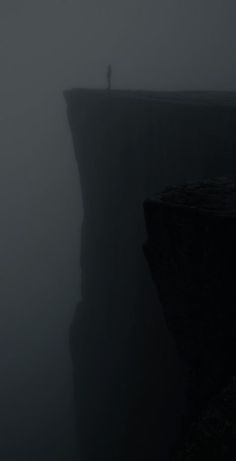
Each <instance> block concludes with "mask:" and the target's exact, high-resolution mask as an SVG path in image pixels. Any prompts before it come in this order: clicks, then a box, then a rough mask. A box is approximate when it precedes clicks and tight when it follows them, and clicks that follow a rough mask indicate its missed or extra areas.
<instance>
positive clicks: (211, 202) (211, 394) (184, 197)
mask: <svg viewBox="0 0 236 461" xmlns="http://www.w3.org/2000/svg"><path fill="white" fill-rule="evenodd" d="M144 210H145V218H146V223H147V233H148V239H147V242H146V244H145V254H146V257H147V260H148V262H149V266H150V269H151V273H152V277H153V280H154V282H155V284H156V287H157V289H158V292H159V295H160V300H161V303H162V306H163V309H164V313H165V317H166V320H167V323H168V326H169V328H170V330H171V332H172V333H173V336H174V338H175V342H176V345H177V348H178V350H179V353H180V355H181V356H182V357H183V360H184V362H185V364H186V370H187V371H188V372H187V377H188V403H189V405H188V414H187V415H186V427H185V430H184V431H183V434H182V435H183V437H182V438H183V439H185V440H182V442H180V447H181V445H182V447H181V448H180V451H179V453H178V457H177V458H176V456H175V455H174V458H173V459H175V460H176V459H179V460H183V461H184V460H200V459H217V460H219V461H224V460H225V459H227V460H228V461H229V460H234V459H235V456H236V443H235V431H236V411H235V410H236V401H235V393H236V387H235V378H234V376H235V375H236V359H235V353H234V351H235V347H236V310H235V305H236V296H235V258H236V244H235V231H236V178H235V177H231V178H226V177H221V178H214V179H211V180H208V181H201V182H195V183H188V184H183V185H181V186H178V187H169V188H167V189H165V190H164V191H163V192H162V193H161V194H158V195H157V196H155V197H153V198H151V199H148V200H146V201H145V203H144ZM189 429H190V430H189Z"/></svg>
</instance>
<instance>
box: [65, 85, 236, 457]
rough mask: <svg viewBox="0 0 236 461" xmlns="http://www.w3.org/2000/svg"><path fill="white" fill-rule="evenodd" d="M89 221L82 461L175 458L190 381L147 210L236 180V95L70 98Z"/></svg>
mask: <svg viewBox="0 0 236 461" xmlns="http://www.w3.org/2000/svg"><path fill="white" fill-rule="evenodd" d="M65 98H66V101H67V106H68V119H69V123H70V128H71V132H72V136H73V142H74V147H75V153H76V158H77V161H78V166H79V174H80V182H81V190H82V198H83V207H84V220H83V227H82V235H81V261H80V262H81V269H82V302H81V303H80V304H79V305H78V306H77V309H76V313H75V317H74V320H73V324H72V326H71V331H70V344H71V355H72V358H73V364H74V383H75V398H76V412H77V416H78V418H77V420H78V440H79V445H80V447H81V458H80V459H81V461H84V460H89V461H90V460H91V461H94V460H102V461H106V460H109V461H110V460H115V459H117V460H118V459H119V460H120V459H122V460H125V459H129V460H136V461H137V460H144V459H149V460H151V459H161V460H163V459H166V458H165V456H166V457H167V451H168V445H170V444H171V440H173V438H174V436H175V432H176V430H177V427H178V425H179V418H180V416H179V413H180V411H181V406H182V403H181V401H180V402H178V401H179V400H180V399H181V395H182V394H181V393H183V382H182V377H181V368H180V365H179V363H178V360H177V354H175V349H174V346H173V343H172V342H171V338H170V336H168V331H167V329H166V326H165V323H164V321H163V316H162V311H161V308H160V305H159V301H158V298H157V296H156V293H155V288H154V285H153V283H152V280H151V277H150V273H149V269H148V265H147V263H146V261H145V258H144V255H143V252H142V244H143V242H144V240H145V238H146V230H145V223H144V219H143V209H142V203H143V200H144V199H145V197H148V196H152V195H153V194H154V193H156V192H158V191H160V190H161V189H162V188H163V187H164V186H166V185H167V184H178V183H181V182H182V181H185V180H186V179H190V180H195V179H199V178H204V177H208V176H212V175H216V174H230V173H231V172H232V171H234V172H235V174H236V159H235V155H234V154H235V151H236V104H235V100H236V98H235V95H232V94H231V95H228V96H227V95H225V94H219V95H215V94H199V93H194V94H188V93H179V94H177V93H176V94H175V93H171V94H160V93H148V92H135V91H134V92H129V91H110V92H107V91H96V90H71V91H67V92H65Z"/></svg>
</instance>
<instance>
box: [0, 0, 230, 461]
mask: <svg viewBox="0 0 236 461" xmlns="http://www.w3.org/2000/svg"><path fill="white" fill-rule="evenodd" d="M235 13H236V6H235V2H233V1H232V0H228V1H224V2H223V1H220V0H214V1H213V0H204V1H203V0H200V1H198V2H196V1H193V0H188V1H184V0H182V1H178V2H177V1H174V0H161V1H159V2H156V1H153V0H146V1H144V0H143V1H140V0H136V1H134V0H133V1H130V0H126V1H120V2H115V1H111V0H110V1H108V0H106V1H105V0H100V1H99V2H98V1H95V0H81V1H79V0H65V1H63V0H60V1H59V0H58V1H55V0H47V1H41V2H39V1H34V0H31V1H29V0H21V2H19V1H17V0H2V1H1V5H0V62H1V73H0V102H1V104H0V153H1V155H0V175H1V180H0V197H1V199H0V204H1V227H0V242H1V246H0V248H1V271H0V274H1V277H0V296H1V302H0V306H1V310H0V367H1V380H0V407H1V413H0V457H1V459H2V460H3V461H8V460H24V461H28V460H29V461H30V460H34V461H39V460H40V461H41V460H47V459H48V460H60V459H62V460H64V459H67V460H68V461H70V460H73V459H78V458H77V442H76V433H75V414H74V400H73V398H74V396H73V382H72V366H71V359H70V354H69V347H68V330H69V326H70V323H71V319H72V317H73V313H74V309H75V305H76V304H77V303H78V301H79V300H80V296H81V295H80V267H79V255H80V229H81V223H82V219H83V204H82V198H81V189H80V182H79V172H78V169H77V165H76V160H75V156H74V148H73V143H72V139H71V133H70V129H69V125H68V121H67V117H66V106H65V102H64V99H63V94H62V92H63V91H64V90H65V89H68V88H72V87H81V88H82V87H86V88H105V85H106V80H105V71H106V66H107V64H108V63H111V64H112V66H113V80H112V85H113V88H121V89H143V90H146V89H148V90H236V83H235V82H236V60H235V39H236V29H235Z"/></svg>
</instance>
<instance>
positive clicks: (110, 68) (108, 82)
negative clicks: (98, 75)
mask: <svg viewBox="0 0 236 461" xmlns="http://www.w3.org/2000/svg"><path fill="white" fill-rule="evenodd" d="M111 77H112V67H111V64H109V66H107V89H108V90H110V89H111Z"/></svg>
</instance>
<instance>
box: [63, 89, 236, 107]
mask: <svg viewBox="0 0 236 461" xmlns="http://www.w3.org/2000/svg"><path fill="white" fill-rule="evenodd" d="M63 93H64V96H65V98H66V100H68V99H70V98H71V97H72V98H74V97H78V96H79V97H81V96H86V97H91V96H93V97H94V96H97V97H101V96H105V97H108V96H109V97H112V98H117V97H118V98H126V99H140V100H153V101H158V102H164V103H171V104H174V103H178V104H190V105H207V106H209V105H210V106H212V105H213V106H214V105H216V106H217V105H220V106H222V105H223V106H232V107H236V92H234V91H145V90H118V89H115V90H106V89H90V88H72V89H68V90H65V91H64V92H63Z"/></svg>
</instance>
